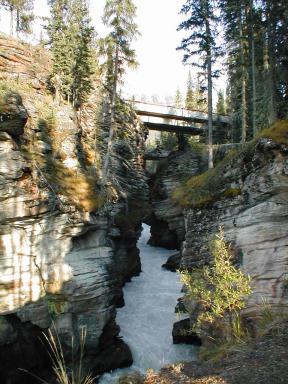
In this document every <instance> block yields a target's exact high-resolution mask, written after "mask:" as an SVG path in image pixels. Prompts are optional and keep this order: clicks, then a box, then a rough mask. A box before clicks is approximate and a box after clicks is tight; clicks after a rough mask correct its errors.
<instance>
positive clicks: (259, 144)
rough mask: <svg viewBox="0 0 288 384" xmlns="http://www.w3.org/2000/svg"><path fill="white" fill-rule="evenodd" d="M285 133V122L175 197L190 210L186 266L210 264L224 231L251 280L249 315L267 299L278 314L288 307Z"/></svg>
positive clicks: (287, 159) (184, 255)
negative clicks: (212, 240)
mask: <svg viewBox="0 0 288 384" xmlns="http://www.w3.org/2000/svg"><path fill="white" fill-rule="evenodd" d="M277 131H278V133H277ZM287 134H288V125H287V122H283V123H279V124H278V126H277V124H276V125H275V126H274V127H272V128H271V129H270V130H269V131H266V133H265V132H263V134H262V136H263V137H262V138H259V139H257V140H256V141H255V142H253V143H250V144H249V145H247V146H246V147H245V148H244V149H243V150H241V151H238V152H236V153H235V154H231V155H230V156H229V157H228V158H226V160H224V162H222V163H220V164H219V165H218V166H217V167H216V169H215V170H214V171H212V172H210V173H209V172H208V173H207V174H206V176H204V177H203V176H202V180H200V178H201V176H199V177H198V186H196V185H194V189H193V179H191V181H190V186H188V185H189V181H188V183H187V184H186V187H185V188H186V192H184V194H183V195H182V196H179V195H178V196H177V200H178V201H180V200H181V199H182V203H183V202H184V200H185V202H184V205H186V207H187V206H188V208H186V210H185V232H186V235H185V242H184V246H183V253H182V264H183V266H184V267H188V268H191V267H193V266H194V265H198V264H199V263H203V262H205V260H206V261H207V259H209V253H208V250H207V240H208V239H209V236H211V234H213V233H215V232H217V231H218V228H219V226H222V227H223V229H224V232H225V236H226V238H227V241H228V242H230V243H231V244H232V246H233V250H234V254H235V257H236V260H237V262H238V264H239V265H240V266H241V268H242V269H243V270H244V271H245V272H247V273H248V274H250V275H251V277H252V288H253V293H252V295H251V296H250V297H249V300H248V308H247V310H246V312H247V313H249V314H253V313H254V312H255V311H256V312H257V310H259V306H258V305H259V304H261V302H262V301H263V300H265V301H266V302H267V303H268V304H271V306H272V307H273V308H274V309H275V310H281V309H283V306H284V307H286V306H287V277H288V254H287V247H288V147H287V144H288V142H287ZM273 138H274V140H273ZM195 182H196V183H197V179H194V183H195ZM185 188H184V189H185ZM189 189H190V191H189ZM178 192H179V191H178ZM182 192H183V190H182ZM208 192H209V195H208ZM176 195H177V193H176ZM180 195H181V193H180ZM189 206H190V207H189Z"/></svg>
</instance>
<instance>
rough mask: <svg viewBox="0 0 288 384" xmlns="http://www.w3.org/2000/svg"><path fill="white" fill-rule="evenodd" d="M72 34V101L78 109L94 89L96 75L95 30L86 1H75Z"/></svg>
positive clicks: (72, 12)
mask: <svg viewBox="0 0 288 384" xmlns="http://www.w3.org/2000/svg"><path fill="white" fill-rule="evenodd" d="M70 23H71V26H70V31H71V32H70V34H71V35H72V36H74V37H75V38H74V41H75V42H74V44H75V46H74V51H73V58H74V60H73V61H74V65H73V67H72V79H73V82H72V91H71V93H72V100H73V104H74V106H76V107H79V106H81V104H83V102H85V101H86V98H87V96H88V95H89V93H90V91H91V89H92V87H93V86H92V82H91V78H92V75H93V74H94V73H95V70H96V69H95V64H96V58H95V51H94V50H93V35H94V29H93V28H92V27H91V26H90V18H89V10H88V6H87V2H86V0H74V1H73V2H72V7H71V20H70Z"/></svg>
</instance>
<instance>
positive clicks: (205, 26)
mask: <svg viewBox="0 0 288 384" xmlns="http://www.w3.org/2000/svg"><path fill="white" fill-rule="evenodd" d="M181 13H182V14H184V15H185V16H187V19H186V20H185V21H183V22H182V23H181V24H180V25H179V27H178V30H184V31H187V32H188V33H189V36H188V37H187V38H184V39H182V42H181V45H180V47H178V49H183V50H184V52H185V53H184V58H183V63H184V64H188V63H190V64H191V65H193V66H196V67H200V68H202V70H204V72H205V75H206V76H207V89H208V166H209V168H213V147H212V143H213V139H212V130H213V115H212V112H213V104H212V77H213V75H214V76H216V75H217V73H216V72H214V73H213V71H212V65H213V63H214V62H215V60H216V58H217V56H218V54H219V49H218V48H217V46H216V35H217V31H216V23H217V18H216V17H215V7H214V2H212V1H211V0H186V3H185V4H184V5H183V6H182V9H181ZM195 56H197V57H199V56H200V57H201V58H202V63H201V64H199V63H197V62H195V61H193V57H195Z"/></svg>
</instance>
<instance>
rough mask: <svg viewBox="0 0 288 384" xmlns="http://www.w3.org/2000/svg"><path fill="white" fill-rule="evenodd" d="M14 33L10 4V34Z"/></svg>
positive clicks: (12, 12)
mask: <svg viewBox="0 0 288 384" xmlns="http://www.w3.org/2000/svg"><path fill="white" fill-rule="evenodd" d="M13 34H14V8H13V6H10V35H11V36H13Z"/></svg>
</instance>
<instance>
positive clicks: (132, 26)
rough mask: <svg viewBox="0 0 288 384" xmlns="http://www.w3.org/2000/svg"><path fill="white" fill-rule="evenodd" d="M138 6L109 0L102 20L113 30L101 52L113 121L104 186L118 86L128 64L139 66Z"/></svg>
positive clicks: (106, 162)
mask: <svg viewBox="0 0 288 384" xmlns="http://www.w3.org/2000/svg"><path fill="white" fill-rule="evenodd" d="M135 17H136V6H135V5H134V3H133V1H132V0H106V4H105V9H104V16H103V23H104V25H105V26H106V27H107V28H109V29H110V33H109V34H108V35H107V37H106V38H105V39H102V41H101V42H100V43H101V48H102V49H101V52H102V54H103V55H104V56H105V57H106V62H105V70H106V87H107V89H108V90H109V95H110V109H111V113H110V121H109V137H108V144H107V152H106V156H105V160H104V165H103V172H102V176H103V178H102V184H103V185H105V183H106V181H107V178H108V174H109V162H110V157H111V150H112V144H113V137H114V134H115V130H116V122H115V114H116V104H117V103H116V102H117V90H118V85H119V83H120V82H121V79H122V77H123V75H124V73H125V69H126V67H132V68H133V67H134V68H135V67H136V66H137V61H136V54H135V50H134V49H132V48H131V43H132V41H133V40H134V39H135V38H136V37H137V35H138V34H139V32H138V27H137V24H136V23H135V21H134V20H135Z"/></svg>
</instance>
